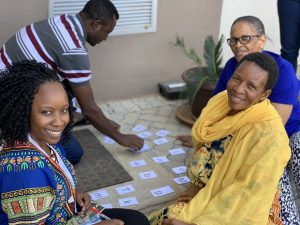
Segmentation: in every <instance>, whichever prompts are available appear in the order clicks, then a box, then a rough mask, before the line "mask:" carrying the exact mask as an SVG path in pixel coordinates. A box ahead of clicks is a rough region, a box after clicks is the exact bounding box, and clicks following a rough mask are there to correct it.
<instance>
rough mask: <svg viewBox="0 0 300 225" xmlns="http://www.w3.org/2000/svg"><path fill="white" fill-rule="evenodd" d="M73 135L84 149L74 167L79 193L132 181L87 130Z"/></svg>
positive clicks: (75, 132) (74, 132)
mask: <svg viewBox="0 0 300 225" xmlns="http://www.w3.org/2000/svg"><path fill="white" fill-rule="evenodd" d="M73 134H74V135H75V136H76V138H77V140H78V141H79V142H80V144H81V145H82V147H83V149H84V155H83V157H82V159H81V160H80V162H79V163H78V164H76V165H75V172H76V177H77V180H78V188H79V190H80V191H93V190H96V189H100V188H103V187H108V186H112V185H115V184H120V183H124V182H127V181H131V180H132V177H131V176H130V175H129V174H128V172H127V171H126V170H125V169H124V168H123V167H122V166H121V165H120V164H119V163H118V161H116V160H115V159H114V157H113V156H112V155H111V154H110V153H109V151H108V150H107V149H106V148H105V147H104V146H103V145H102V144H101V143H100V142H99V141H98V139H97V138H96V137H95V135H94V134H93V133H92V132H91V131H90V130H89V129H83V130H77V131H73Z"/></svg>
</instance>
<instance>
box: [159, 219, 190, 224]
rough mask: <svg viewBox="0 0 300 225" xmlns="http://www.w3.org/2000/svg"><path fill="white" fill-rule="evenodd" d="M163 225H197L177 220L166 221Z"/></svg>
mask: <svg viewBox="0 0 300 225" xmlns="http://www.w3.org/2000/svg"><path fill="white" fill-rule="evenodd" d="M162 225H195V224H191V223H185V222H182V221H180V220H176V219H164V220H163V223H162Z"/></svg>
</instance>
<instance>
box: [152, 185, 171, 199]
mask: <svg viewBox="0 0 300 225" xmlns="http://www.w3.org/2000/svg"><path fill="white" fill-rule="evenodd" d="M150 192H151V194H152V195H153V196H154V197H161V196H164V195H168V194H170V193H172V192H174V190H173V189H172V188H171V187H170V186H164V187H160V188H157V189H153V190H150Z"/></svg>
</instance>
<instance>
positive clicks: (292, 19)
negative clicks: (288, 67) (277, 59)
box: [277, 0, 300, 71]
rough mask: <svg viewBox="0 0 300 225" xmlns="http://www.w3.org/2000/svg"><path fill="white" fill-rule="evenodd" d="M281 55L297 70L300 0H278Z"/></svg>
mask: <svg viewBox="0 0 300 225" xmlns="http://www.w3.org/2000/svg"><path fill="white" fill-rule="evenodd" d="M277 6H278V16H279V25H280V42H281V56H282V57H283V58H285V59H286V60H288V61H289V62H290V63H291V64H292V65H293V67H294V69H295V71H296V70H297V58H298V54H299V49H300V0H278V2H277Z"/></svg>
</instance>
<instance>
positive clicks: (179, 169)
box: [172, 166, 186, 174]
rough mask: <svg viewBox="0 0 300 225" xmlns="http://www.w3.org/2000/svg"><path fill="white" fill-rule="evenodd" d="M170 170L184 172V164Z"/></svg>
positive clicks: (177, 172)
mask: <svg viewBox="0 0 300 225" xmlns="http://www.w3.org/2000/svg"><path fill="white" fill-rule="evenodd" d="M172 170H173V171H174V173H176V174H181V173H185V172H186V166H177V167H174V168H172Z"/></svg>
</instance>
